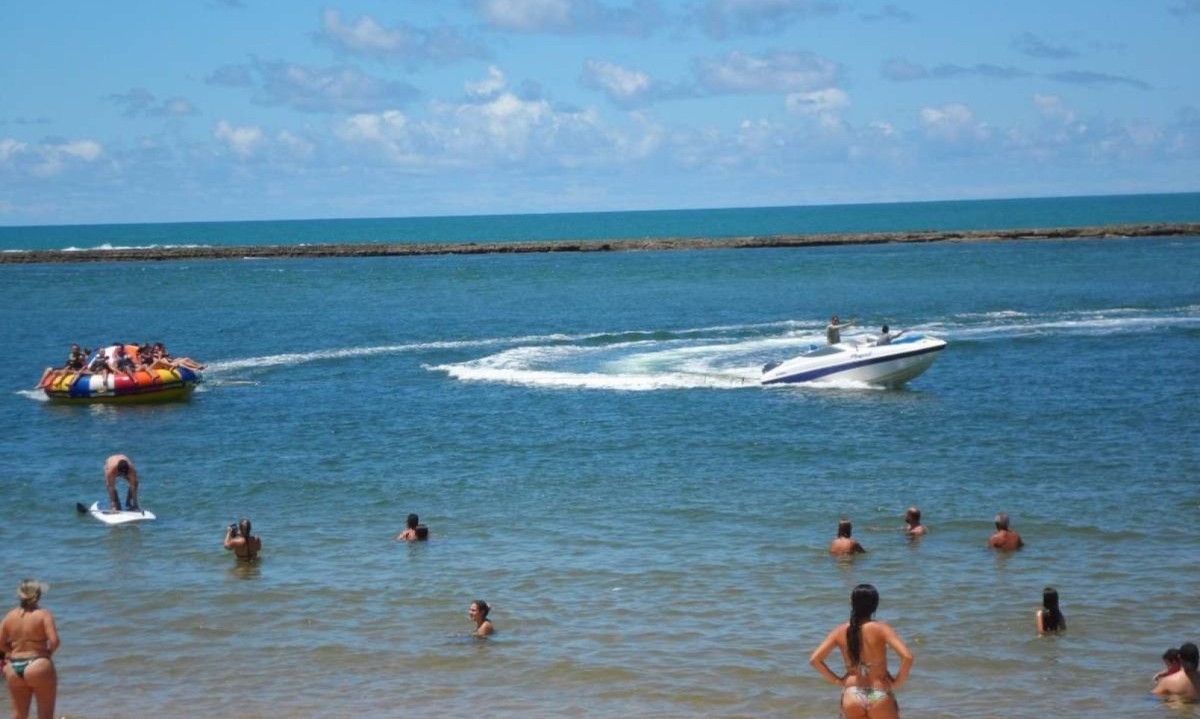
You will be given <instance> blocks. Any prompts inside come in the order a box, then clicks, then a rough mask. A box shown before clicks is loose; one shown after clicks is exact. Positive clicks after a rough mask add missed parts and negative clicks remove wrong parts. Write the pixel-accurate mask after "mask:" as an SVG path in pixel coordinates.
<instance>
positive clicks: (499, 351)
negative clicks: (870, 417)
mask: <svg viewBox="0 0 1200 719" xmlns="http://www.w3.org/2000/svg"><path fill="white" fill-rule="evenodd" d="M892 325H893V327H896V328H903V329H905V330H907V331H908V332H913V333H927V334H931V335H934V336H937V337H940V338H943V339H946V340H947V341H948V342H949V343H950V345H951V347H950V355H951V357H952V356H953V354H954V346H955V345H964V344H966V345H974V346H981V347H985V348H986V345H990V344H993V343H1000V342H1020V341H1022V340H1023V339H1027V338H1041V337H1062V336H1066V337H1073V338H1087V337H1096V338H1108V337H1118V336H1123V335H1129V336H1133V335H1139V334H1148V333H1155V332H1170V331H1194V330H1196V329H1197V328H1200V306H1195V305H1193V306H1187V307H1179V308H1168V309H1143V308H1129V307H1116V308H1110V309H1104V310H1088V311H1077V312H1056V313H1043V314H1037V313H1030V312H1023V311H1019V310H1014V309H1002V310H997V311H991V312H983V313H964V314H960V315H954V316H949V317H946V318H945V319H942V320H939V321H932V322H926V323H916V324H911V325H909V324H901V323H900V322H898V321H893V322H892ZM854 334H858V333H857V332H855V333H850V334H848V336H853V335H854ZM824 341H825V338H824V323H818V322H798V321H792V320H784V321H777V322H766V323H757V324H744V325H727V326H712V327H698V328H682V329H632V330H630V329H627V330H613V331H609V332H598V333H579V334H567V333H564V334H544V335H522V336H512V337H491V338H477V339H467V340H436V341H429V342H412V343H398V344H383V345H367V346H359V347H341V348H328V349H317V350H312V351H308V352H289V353H284V354H273V355H264V356H257V357H245V358H234V359H227V360H218V361H212V362H209V363H208V369H207V371H206V377H207V380H206V381H208V382H209V383H210V384H211V385H212V386H214V387H219V386H221V385H222V384H225V385H238V384H256V383H257V381H258V379H259V378H260V377H261V375H263V374H268V373H270V372H271V371H272V370H274V369H280V368H285V367H295V366H297V365H304V364H309V363H331V364H336V363H339V362H343V361H347V360H358V359H362V358H370V357H374V356H390V355H411V356H414V357H416V358H417V361H418V362H420V366H421V367H423V368H424V369H426V370H429V371H433V372H442V373H444V374H445V375H447V376H448V377H451V378H453V379H456V380H460V381H463V382H497V383H509V384H517V385H525V386H531V387H546V388H579V389H600V390H623V391H650V390H664V389H668V390H669V389H692V388H711V389H742V388H748V387H758V386H759V380H760V377H761V372H762V366H763V365H764V364H766V363H768V362H772V361H779V360H784V359H788V358H790V357H794V356H796V355H799V354H802V353H804V352H806V351H808V350H810V349H812V348H814V347H819V346H821V345H822V344H823V343H824ZM479 350H484V351H487V353H486V354H482V355H481V356H480V355H478V354H477V351H479ZM473 354H475V355H476V356H471V355H473ZM950 361H953V360H952V359H951V360H950ZM934 371H935V372H936V370H934ZM247 374H248V375H251V376H250V377H247V376H246V375H247ZM798 387H804V388H811V389H829V388H835V389H847V388H852V389H877V388H876V387H874V386H873V385H869V384H865V383H862V382H857V381H853V380H833V381H822V382H813V383H806V384H803V385H798Z"/></svg>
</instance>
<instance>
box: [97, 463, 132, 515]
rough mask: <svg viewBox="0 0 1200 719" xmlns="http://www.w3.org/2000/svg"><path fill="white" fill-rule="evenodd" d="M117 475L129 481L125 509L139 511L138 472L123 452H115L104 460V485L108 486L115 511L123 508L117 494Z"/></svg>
mask: <svg viewBox="0 0 1200 719" xmlns="http://www.w3.org/2000/svg"><path fill="white" fill-rule="evenodd" d="M117 477H123V478H124V479H125V481H126V482H128V483H129V489H128V491H126V492H125V509H127V510H130V511H137V508H138V474H137V469H135V468H134V466H133V461H132V460H130V459H129V457H126V456H125V455H123V454H114V455H113V456H111V457H109V458H108V459H107V460H105V462H104V486H105V487H107V488H108V501H109V506H110V507H112V508H113V510H115V511H118V512H119V511H120V510H121V501H120V498H119V497H118V496H117Z"/></svg>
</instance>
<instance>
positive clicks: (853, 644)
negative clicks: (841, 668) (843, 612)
mask: <svg viewBox="0 0 1200 719" xmlns="http://www.w3.org/2000/svg"><path fill="white" fill-rule="evenodd" d="M878 608H879V592H878V591H876V589H875V587H873V586H871V585H870V584H860V585H858V586H857V587H855V588H854V591H852V592H850V626H848V627H846V653H847V655H848V658H849V660H850V662H849V663H850V665H851V666H852V667H855V666H858V664H859V660H860V659H861V658H862V657H861V652H862V625H864V624H866V623H867V622H869V621H871V617H872V616H874V614H875V610H876V609H878Z"/></svg>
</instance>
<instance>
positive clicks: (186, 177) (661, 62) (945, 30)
mask: <svg viewBox="0 0 1200 719" xmlns="http://www.w3.org/2000/svg"><path fill="white" fill-rule="evenodd" d="M3 20H4V21H3V22H2V23H0V47H2V48H3V49H4V50H3V58H4V62H3V69H2V70H0V225H26V224H80V223H109V222H170V221H193V220H241V219H251V220H253V219H288V218H295V219H303V218H317V217H404V216H426V215H459V214H494V213H530V212H570V211H591V210H632V209H666V208H700V207H746V206H769V205H820V204H835V203H857V202H891V201H914V200H944V199H973V198H995V197H1031V196H1059V195H1095V194H1122V193H1143V192H1187V191H1196V190H1200V179H1198V178H1200V41H1198V39H1200V0H1145V1H1144V2H1130V1H1129V0H1086V1H1085V0H1078V1H1077V0H1038V1H1036V2H1034V1H1028V0H1006V1H1004V2H996V1H994V0H970V1H958V2H950V1H945V2H934V1H932V0H927V1H921V2H918V1H913V0H893V1H891V2H874V1H871V0H854V1H848V2H843V1H841V0H693V1H691V2H668V1H667V0H436V1H435V0H394V1H392V2H383V1H372V0H361V1H360V0H350V1H348V2H341V1H340V0H334V2H331V3H329V4H320V3H316V4H313V3H309V2H307V0H286V1H285V0H274V1H267V0H172V1H171V2H161V0H155V1H150V0H129V1H127V2H119V3H100V2H94V1H90V2H79V1H75V0H64V1H62V2H43V3H33V2H25V3H22V2H15V1H14V2H9V3H8V4H7V5H6V8H5V12H4V13H3Z"/></svg>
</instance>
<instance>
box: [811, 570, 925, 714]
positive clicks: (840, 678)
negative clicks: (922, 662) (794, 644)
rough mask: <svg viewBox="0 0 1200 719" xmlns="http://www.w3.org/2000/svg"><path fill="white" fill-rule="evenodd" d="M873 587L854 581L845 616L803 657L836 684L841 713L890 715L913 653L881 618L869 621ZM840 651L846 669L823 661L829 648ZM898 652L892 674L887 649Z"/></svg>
mask: <svg viewBox="0 0 1200 719" xmlns="http://www.w3.org/2000/svg"><path fill="white" fill-rule="evenodd" d="M878 608H879V592H877V591H876V590H875V587H873V586H871V585H870V584H860V585H858V586H857V587H855V588H854V591H853V592H851V593H850V621H848V622H846V623H845V624H840V625H838V626H837V627H835V628H834V630H833V631H831V632H830V633H829V636H827V637H825V641H823V642H821V646H819V647H817V650H816V651H814V652H813V654H812V657H811V658H810V659H809V663H811V664H812V665H813V667H814V668H816V670H817V671H818V672H820V674H821V676H823V677H825V678H826V679H828V680H829V681H830V682H831V683H833V684H837V685H838V686H840V687H842V716H844V717H846V719H867V718H869V719H896V718H897V717H899V716H900V705H899V704H897V703H896V697H895V694H894V693H893V692H894V691H895V690H896V689H899V688H900V687H901V685H903V684H904V682H905V680H906V679H908V673H909V672H910V671H912V664H913V656H912V652H910V651H908V647H906V646H905V645H904V642H903V640H901V639H900V637H899V636H898V635H897V634H896V632H895V631H894V630H893V629H892V628H891V627H890V626H888V625H887V624H885V623H884V622H879V621H875V619H874V616H875V610H876V609H878ZM835 647H836V648H838V649H840V650H841V652H842V658H843V659H844V660H845V662H846V673H845V674H841V675H839V674H836V673H834V671H833V670H832V669H830V668H829V665H828V664H826V663H825V659H826V657H828V656H829V654H830V653H831V652H833V650H834V648H835ZM888 647H891V649H892V651H893V652H895V653H896V654H897V655H899V657H900V670H899V671H898V672H896V675H895V676H892V673H891V672H889V671H888V666H887V650H888Z"/></svg>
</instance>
